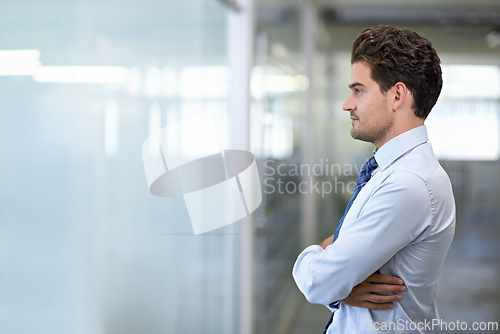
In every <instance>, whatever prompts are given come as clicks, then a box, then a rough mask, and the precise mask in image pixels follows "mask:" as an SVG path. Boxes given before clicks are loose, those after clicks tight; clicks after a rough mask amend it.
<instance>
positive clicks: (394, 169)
mask: <svg viewBox="0 0 500 334" xmlns="http://www.w3.org/2000/svg"><path fill="white" fill-rule="evenodd" d="M427 140H428V138H427V130H426V128H425V125H423V126H420V127H417V128H415V129H412V130H410V131H407V132H405V133H403V134H401V135H399V136H397V137H395V138H393V139H391V140H390V141H388V142H387V143H385V144H384V145H383V146H382V147H381V148H380V149H379V150H378V151H376V153H375V160H376V161H377V163H378V168H377V169H375V171H374V172H373V173H372V178H371V179H370V181H368V183H367V184H366V185H365V186H364V188H363V189H362V190H361V192H360V193H359V194H358V196H357V197H356V199H355V201H354V203H353V204H352V206H351V208H350V210H349V212H348V213H347V215H346V217H345V219H344V223H343V225H342V228H341V230H340V234H339V237H338V239H337V240H336V241H335V242H334V243H333V244H332V245H329V246H328V247H326V249H323V248H322V247H320V246H318V245H313V246H309V247H307V248H306V249H305V250H304V251H303V252H302V253H301V254H300V255H299V257H298V258H297V260H296V262H295V265H294V267H293V277H294V279H295V282H296V284H297V286H298V287H299V289H300V291H302V293H303V294H304V295H305V297H306V299H307V300H308V301H309V302H311V303H318V304H323V305H325V306H327V307H328V305H329V304H331V303H332V302H334V301H338V300H342V299H344V298H346V297H347V296H348V295H349V293H350V292H351V290H352V289H353V287H354V286H356V285H357V284H359V283H361V282H362V281H364V280H365V279H366V278H367V277H368V276H370V275H371V274H373V273H374V272H376V271H377V270H379V271H380V273H381V274H386V275H393V276H398V277H400V278H401V279H402V280H403V281H404V284H405V286H406V287H407V291H406V292H403V293H402V299H401V300H400V301H399V302H395V303H394V308H392V309H389V310H377V311H373V310H368V309H365V308H359V307H351V306H348V305H346V304H343V303H339V304H338V306H337V307H335V308H334V307H329V308H330V309H331V310H332V311H334V312H335V313H334V317H333V321H332V324H331V325H330V327H329V328H328V331H327V333H328V334H333V333H340V334H346V333H355V334H358V333H438V332H440V326H439V325H438V324H437V322H438V321H439V315H438V311H437V308H436V292H437V288H438V281H439V277H440V275H441V269H442V266H443V262H444V259H445V257H446V253H447V252H448V248H449V247H450V244H451V241H452V239H453V235H454V231H455V201H454V198H453V192H452V187H451V183H450V180H449V178H448V175H447V174H446V172H445V171H444V170H443V168H442V167H441V166H440V165H439V163H438V161H437V159H436V157H435V156H434V153H433V151H432V148H431V145H430V144H429V143H428V142H427ZM327 320H328V319H325V324H326V321H327Z"/></svg>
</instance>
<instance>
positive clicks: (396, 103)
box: [391, 82, 408, 110]
mask: <svg viewBox="0 0 500 334" xmlns="http://www.w3.org/2000/svg"><path fill="white" fill-rule="evenodd" d="M392 89H393V92H394V95H393V97H392V101H391V103H392V110H398V109H399V108H401V106H402V105H403V103H404V102H405V99H406V97H407V95H408V88H407V87H406V85H405V84H404V83H402V82H396V84H395V85H394V87H392Z"/></svg>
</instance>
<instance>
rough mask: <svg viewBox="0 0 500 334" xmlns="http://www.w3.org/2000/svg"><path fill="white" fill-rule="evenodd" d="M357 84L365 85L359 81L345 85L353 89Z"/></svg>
mask: <svg viewBox="0 0 500 334" xmlns="http://www.w3.org/2000/svg"><path fill="white" fill-rule="evenodd" d="M358 86H362V87H365V85H363V84H362V83H361V82H353V83H352V84H350V85H349V86H347V87H349V88H350V89H353V88H354V87H358Z"/></svg>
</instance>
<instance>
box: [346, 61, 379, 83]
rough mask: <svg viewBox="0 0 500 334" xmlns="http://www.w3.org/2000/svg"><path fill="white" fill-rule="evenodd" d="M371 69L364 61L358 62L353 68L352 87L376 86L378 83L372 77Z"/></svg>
mask: <svg viewBox="0 0 500 334" xmlns="http://www.w3.org/2000/svg"><path fill="white" fill-rule="evenodd" d="M371 73H372V70H371V67H370V65H368V63H366V62H364V61H357V62H355V63H354V64H352V67H351V80H350V82H349V84H350V85H352V84H354V83H360V84H363V85H364V86H370V85H374V84H375V85H376V84H377V83H376V82H375V80H373V79H372V77H371Z"/></svg>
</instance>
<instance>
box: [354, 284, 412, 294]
mask: <svg viewBox="0 0 500 334" xmlns="http://www.w3.org/2000/svg"><path fill="white" fill-rule="evenodd" d="M363 291H364V292H365V291H370V292H376V293H401V292H405V291H406V286H404V285H392V284H370V285H369V286H368V287H363Z"/></svg>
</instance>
